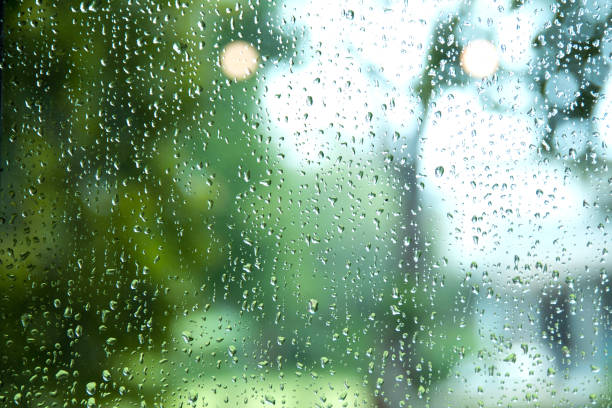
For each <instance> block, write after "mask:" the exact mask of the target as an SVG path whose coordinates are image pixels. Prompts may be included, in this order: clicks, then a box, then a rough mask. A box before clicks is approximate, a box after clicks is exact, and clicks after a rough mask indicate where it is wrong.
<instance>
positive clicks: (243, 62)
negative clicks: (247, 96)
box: [219, 40, 259, 81]
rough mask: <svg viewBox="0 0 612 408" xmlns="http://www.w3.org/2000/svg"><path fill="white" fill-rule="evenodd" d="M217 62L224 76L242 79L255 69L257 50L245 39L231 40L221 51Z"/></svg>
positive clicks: (257, 62)
mask: <svg viewBox="0 0 612 408" xmlns="http://www.w3.org/2000/svg"><path fill="white" fill-rule="evenodd" d="M219 63H220V64H221V71H223V74H225V76H226V77H228V78H230V79H234V80H237V81H242V80H244V79H247V78H249V77H251V76H253V74H255V72H256V71H257V65H258V64H259V52H257V49H255V47H253V46H252V45H251V44H249V43H248V42H246V41H242V40H238V41H232V42H231V43H229V44H227V45H226V46H225V48H223V51H221V57H220V61H219Z"/></svg>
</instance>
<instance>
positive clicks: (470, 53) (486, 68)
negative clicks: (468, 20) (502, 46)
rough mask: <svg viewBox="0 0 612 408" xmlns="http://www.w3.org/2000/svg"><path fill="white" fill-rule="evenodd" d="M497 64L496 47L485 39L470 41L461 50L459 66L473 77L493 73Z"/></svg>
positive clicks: (483, 76)
mask: <svg viewBox="0 0 612 408" xmlns="http://www.w3.org/2000/svg"><path fill="white" fill-rule="evenodd" d="M498 65H499V56H498V54H497V49H496V48H495V46H494V45H493V44H491V42H489V41H487V40H483V39H478V40H473V41H470V42H469V43H468V45H467V46H466V47H465V48H464V49H463V51H462V52H461V67H462V68H463V70H464V71H465V72H467V73H468V75H470V76H472V77H474V78H485V77H488V76H490V75H493V74H494V73H495V71H497V67H498Z"/></svg>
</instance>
